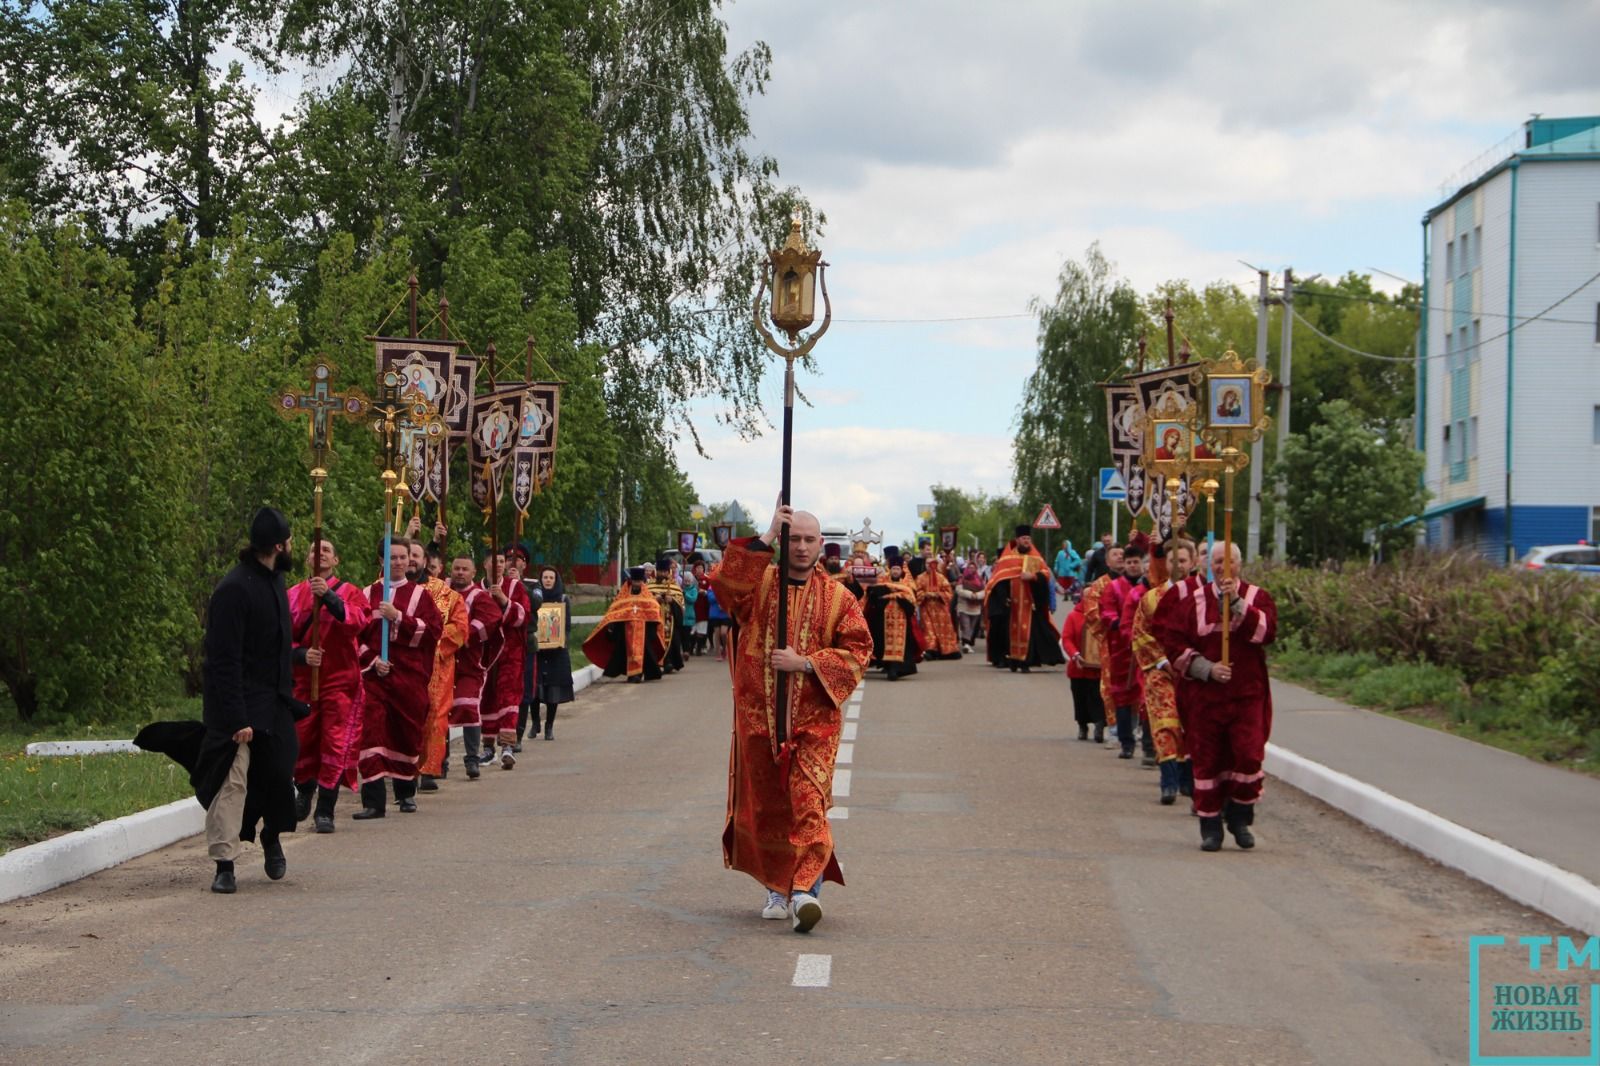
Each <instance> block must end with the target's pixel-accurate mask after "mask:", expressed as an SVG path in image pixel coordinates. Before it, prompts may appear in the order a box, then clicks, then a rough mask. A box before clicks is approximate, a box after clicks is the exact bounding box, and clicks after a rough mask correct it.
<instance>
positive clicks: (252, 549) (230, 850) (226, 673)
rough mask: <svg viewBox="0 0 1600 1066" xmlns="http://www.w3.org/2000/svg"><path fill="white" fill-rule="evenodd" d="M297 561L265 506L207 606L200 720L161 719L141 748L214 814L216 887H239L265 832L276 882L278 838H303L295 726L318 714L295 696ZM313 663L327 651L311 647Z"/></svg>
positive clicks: (209, 824)
mask: <svg viewBox="0 0 1600 1066" xmlns="http://www.w3.org/2000/svg"><path fill="white" fill-rule="evenodd" d="M292 565H293V563H292V556H291V555H290V535H289V520H288V519H287V518H285V517H284V515H283V512H281V511H278V510H276V509H274V508H271V507H263V508H262V509H261V510H259V511H257V512H256V515H255V518H254V520H253V521H252V522H251V523H250V545H249V547H247V548H244V549H243V550H241V551H240V552H239V562H238V564H237V565H235V566H234V568H233V569H232V570H230V571H228V573H227V574H226V576H224V577H223V579H222V580H221V581H220V582H218V583H217V587H216V589H215V591H213V592H212V594H211V603H210V606H209V607H208V608H207V610H206V636H205V663H204V666H203V672H202V676H203V680H204V700H203V702H202V709H201V721H199V722H157V723H155V724H153V725H149V726H146V727H145V728H144V729H142V730H140V731H139V735H138V736H137V737H135V738H134V743H135V744H137V745H138V746H139V747H141V748H144V749H145V750H147V751H159V752H163V753H165V754H166V755H168V756H170V757H171V758H172V759H173V760H174V761H176V762H178V763H179V764H181V765H182V766H183V767H184V768H185V769H186V770H188V771H189V783H190V784H192V785H193V786H194V794H195V798H196V799H198V800H199V801H200V805H201V806H203V807H204V808H205V809H206V849H207V851H208V853H209V854H210V856H211V858H212V859H213V860H214V861H215V862H216V864H217V870H216V874H215V876H214V878H213V879H212V882H211V891H213V892H222V893H231V892H234V891H236V889H237V884H236V882H235V880H234V871H233V862H234V860H235V859H236V858H238V856H239V852H240V847H239V842H240V841H241V840H254V839H255V837H256V826H257V824H258V823H259V824H260V826H261V852H262V855H263V856H264V857H265V860H266V871H267V876H268V877H270V878H271V879H272V880H274V881H276V880H279V879H280V878H282V877H283V876H284V874H285V873H287V872H288V868H289V864H288V862H287V860H286V859H285V858H284V854H283V846H282V845H281V844H280V843H279V841H278V834H280V833H292V832H294V824H295V809H294V806H295V791H294V764H295V758H296V756H297V755H298V754H299V743H298V741H297V740H296V737H295V731H294V723H295V720H296V719H297V718H303V717H305V716H306V715H307V714H309V713H310V710H311V709H310V708H309V707H307V706H306V705H305V704H303V703H301V702H300V701H298V700H296V699H295V698H294V678H293V674H292V669H293V661H294V656H295V654H296V653H295V651H294V646H293V640H292V637H291V632H290V619H289V598H288V593H287V591H286V590H285V588H284V584H283V575H284V573H285V572H287V571H288V570H289V568H290V567H291V566H292ZM301 654H303V655H304V656H305V657H306V658H305V661H306V663H307V664H308V665H320V662H321V652H320V651H318V650H316V649H304V650H303V651H302V652H301Z"/></svg>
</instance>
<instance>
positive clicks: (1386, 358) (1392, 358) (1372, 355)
mask: <svg viewBox="0 0 1600 1066" xmlns="http://www.w3.org/2000/svg"><path fill="white" fill-rule="evenodd" d="M1596 281H1600V271H1597V272H1595V273H1594V274H1591V275H1590V276H1589V278H1588V279H1587V280H1585V281H1584V282H1582V283H1581V284H1579V285H1578V287H1577V288H1575V289H1573V290H1572V291H1571V292H1569V293H1567V294H1566V295H1565V296H1563V297H1561V298H1560V299H1559V300H1557V301H1556V302H1555V303H1553V304H1551V305H1550V306H1549V307H1546V308H1545V309H1544V310H1543V311H1540V312H1539V313H1538V314H1536V315H1529V316H1528V317H1527V318H1524V319H1522V320H1521V321H1520V322H1517V323H1516V324H1515V325H1512V326H1511V327H1510V328H1508V329H1505V330H1502V331H1501V332H1499V333H1496V334H1495V335H1494V336H1492V337H1485V338H1484V339H1482V340H1480V341H1476V342H1474V343H1472V344H1468V345H1465V346H1464V347H1461V348H1455V349H1452V350H1450V351H1447V352H1439V353H1437V354H1435V355H1430V356H1428V358H1429V359H1448V358H1454V357H1458V356H1461V355H1465V354H1466V353H1467V352H1470V351H1473V350H1475V349H1478V348H1482V347H1483V346H1484V345H1486V344H1492V343H1494V342H1495V341H1497V340H1500V339H1502V338H1504V337H1509V336H1510V335H1511V334H1513V333H1515V332H1516V331H1517V330H1519V329H1521V328H1522V327H1523V326H1526V325H1528V324H1529V323H1530V322H1538V321H1539V320H1541V319H1544V317H1545V315H1548V314H1549V313H1550V312H1551V311H1554V310H1555V309H1556V308H1558V307H1560V306H1561V305H1562V304H1564V303H1566V302H1567V301H1568V300H1570V299H1572V298H1573V297H1574V296H1576V295H1578V293H1580V292H1582V291H1583V290H1584V289H1587V288H1588V287H1589V286H1590V285H1593V284H1594V283H1595V282H1596ZM1289 312H1290V314H1292V315H1294V317H1295V318H1297V319H1299V320H1300V323H1301V324H1302V325H1304V326H1305V327H1306V328H1307V329H1309V330H1310V331H1311V332H1312V333H1315V334H1316V335H1317V336H1319V337H1321V338H1322V339H1323V340H1325V341H1327V342H1328V343H1329V344H1331V345H1333V346H1334V347H1335V348H1339V349H1342V350H1343V351H1346V352H1349V353H1350V354H1351V355H1359V356H1361V357H1363V358H1366V359H1377V360H1379V361H1381V362H1385V363H1415V362H1416V361H1417V357H1416V356H1415V355H1410V356H1397V355H1379V354H1377V353H1376V352H1364V351H1362V350H1361V349H1360V348H1352V347H1350V345H1348V344H1345V343H1344V342H1343V341H1338V340H1334V339H1333V338H1332V337H1330V336H1328V335H1327V334H1326V333H1324V332H1322V330H1320V329H1318V328H1317V327H1316V326H1315V325H1313V324H1312V323H1311V322H1309V321H1307V319H1306V317H1305V316H1304V315H1302V314H1301V313H1300V312H1299V311H1296V310H1295V309H1294V307H1293V306H1292V305H1291V306H1290V308H1289ZM1501 317H1506V316H1501ZM1546 321H1549V322H1565V323H1570V324H1573V325H1580V326H1587V325H1589V323H1588V322H1584V321H1580V320H1576V319H1561V318H1552V319H1546Z"/></svg>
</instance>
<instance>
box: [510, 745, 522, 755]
mask: <svg viewBox="0 0 1600 1066" xmlns="http://www.w3.org/2000/svg"><path fill="white" fill-rule="evenodd" d="M511 754H513V755H521V754H522V745H521V744H513V745H511Z"/></svg>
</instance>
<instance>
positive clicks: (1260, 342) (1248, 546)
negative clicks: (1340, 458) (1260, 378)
mask: <svg viewBox="0 0 1600 1066" xmlns="http://www.w3.org/2000/svg"><path fill="white" fill-rule="evenodd" d="M1256 273H1257V274H1258V275H1259V276H1260V280H1261V291H1260V295H1259V296H1258V297H1257V298H1256V365H1257V366H1266V365H1267V272H1266V271H1265V270H1258V271H1256ZM1264 462H1265V457H1264V456H1263V455H1262V447H1261V441H1260V440H1259V439H1257V440H1256V441H1254V442H1252V443H1251V445H1250V520H1249V525H1248V526H1247V527H1246V532H1245V541H1244V557H1245V558H1246V559H1255V558H1257V557H1259V556H1260V554H1261V467H1262V466H1263V465H1264Z"/></svg>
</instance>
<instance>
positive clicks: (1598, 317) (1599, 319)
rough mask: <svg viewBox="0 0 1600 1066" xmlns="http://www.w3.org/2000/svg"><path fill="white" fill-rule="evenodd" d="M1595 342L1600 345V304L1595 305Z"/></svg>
mask: <svg viewBox="0 0 1600 1066" xmlns="http://www.w3.org/2000/svg"><path fill="white" fill-rule="evenodd" d="M1594 342H1595V343H1596V344H1600V304H1595V305H1594Z"/></svg>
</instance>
